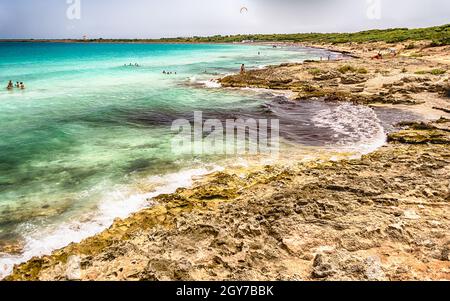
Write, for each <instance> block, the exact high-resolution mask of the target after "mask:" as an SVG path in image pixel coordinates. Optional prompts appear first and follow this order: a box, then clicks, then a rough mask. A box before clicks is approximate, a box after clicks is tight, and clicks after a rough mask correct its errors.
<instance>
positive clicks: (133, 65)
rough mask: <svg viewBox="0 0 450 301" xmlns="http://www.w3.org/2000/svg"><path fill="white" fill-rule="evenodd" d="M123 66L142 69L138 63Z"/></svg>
mask: <svg viewBox="0 0 450 301" xmlns="http://www.w3.org/2000/svg"><path fill="white" fill-rule="evenodd" d="M123 66H124V67H141V65H139V64H138V63H134V64H132V63H129V64H128V65H127V64H124V65H123Z"/></svg>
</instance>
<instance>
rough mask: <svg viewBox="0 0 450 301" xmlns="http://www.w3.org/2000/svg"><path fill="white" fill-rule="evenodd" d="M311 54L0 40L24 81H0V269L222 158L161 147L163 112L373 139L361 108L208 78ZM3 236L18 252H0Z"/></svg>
mask: <svg viewBox="0 0 450 301" xmlns="http://www.w3.org/2000/svg"><path fill="white" fill-rule="evenodd" d="M258 52H260V55H258ZM321 56H323V57H326V56H328V53H325V52H324V51H321V50H315V49H298V48H295V49H294V48H292V49H291V48H283V49H272V48H271V47H265V46H246V45H206V44H205V45H177V44H175V45H168V44H62V43H61V44H57V43H55V44H45V43H43V44H39V43H29V44H26V43H0V83H2V84H3V85H4V86H5V87H6V84H7V82H8V80H13V81H14V82H16V81H23V82H25V84H26V89H25V90H18V89H14V90H13V91H7V90H6V89H2V90H0V277H1V276H4V275H6V274H7V273H8V272H10V271H11V267H12V265H13V264H14V263H18V262H21V261H24V260H26V259H28V258H30V257H31V256H35V255H41V254H45V253H49V252H51V251H52V250H54V249H56V248H60V247H63V246H64V245H66V244H68V243H70V242H77V241H80V240H81V239H83V238H85V237H86V236H89V235H94V234H95V233H97V232H99V231H101V230H102V229H104V228H106V227H108V226H109V225H111V223H112V222H113V220H114V218H115V217H126V216H127V215H129V214H130V213H132V212H133V211H136V210H138V209H140V208H142V207H144V206H148V205H150V203H149V202H148V199H150V198H151V197H153V196H155V195H157V194H158V193H162V192H171V191H173V190H174V189H176V188H177V187H179V186H183V185H189V184H190V183H191V178H192V176H196V175H201V174H204V173H207V172H209V171H211V170H214V169H217V168H220V166H223V164H224V162H225V161H223V160H222V159H223V158H220V157H207V156H197V157H194V158H193V157H191V156H181V155H174V153H173V152H172V151H171V138H172V137H173V133H172V132H171V131H170V125H171V122H172V121H173V120H175V119H177V118H180V117H186V118H190V117H192V115H193V112H194V111H203V112H204V117H205V118H208V117H214V118H219V119H221V120H224V119H226V118H233V117H236V118H237V117H244V118H245V117H254V118H261V117H267V118H279V119H281V136H282V139H283V141H284V142H285V144H286V145H292V144H295V145H304V146H309V147H329V146H330V145H331V146H336V147H338V146H339V145H340V146H342V145H346V146H349V145H350V146H353V147H356V148H358V146H362V145H365V146H367V145H370V146H373V145H377V143H380V141H381V142H382V141H383V139H384V132H383V130H382V128H381V127H380V122H379V119H378V118H377V116H376V115H375V114H374V112H373V111H372V110H370V109H367V108H361V107H354V106H351V105H344V106H342V105H337V104H324V103H321V102H314V101H311V102H304V103H301V104H294V103H290V102H288V101H287V100H286V99H285V98H284V97H281V96H279V95H278V96H277V95H274V94H272V93H268V92H264V91H263V92H261V91H252V90H232V89H230V90H229V89H217V88H212V86H214V85H211V84H210V82H208V80H210V79H211V78H215V77H218V76H221V75H224V74H227V73H232V72H237V71H238V70H239V67H240V64H242V63H244V64H246V66H247V68H260V67H262V66H264V65H269V64H277V63H281V62H289V61H295V62H299V61H302V60H305V59H318V58H319V57H321ZM129 63H132V64H134V63H138V64H139V65H140V67H135V66H124V64H129ZM163 71H171V72H173V74H171V75H165V74H163V73H162V72H163ZM175 72H176V74H175ZM374 143H375V144H374ZM11 245H17V246H19V248H18V249H19V252H16V254H7V253H6V252H4V251H3V252H4V253H1V252H2V250H6V249H5V246H11Z"/></svg>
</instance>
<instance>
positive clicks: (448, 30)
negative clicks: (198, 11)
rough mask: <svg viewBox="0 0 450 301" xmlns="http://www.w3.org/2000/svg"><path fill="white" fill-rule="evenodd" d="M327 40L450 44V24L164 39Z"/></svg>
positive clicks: (187, 40)
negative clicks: (346, 31) (347, 31)
mask: <svg viewBox="0 0 450 301" xmlns="http://www.w3.org/2000/svg"><path fill="white" fill-rule="evenodd" d="M244 40H247V41H255V42H261V41H266V42H325V43H332V44H339V43H348V42H356V43H363V42H378V41H384V42H387V43H396V42H403V41H408V40H410V41H421V40H431V41H433V42H432V45H434V46H442V45H450V24H447V25H443V26H436V27H429V28H417V29H408V28H395V29H385V30H367V31H361V32H356V33H326V34H322V33H300V34H259V35H234V36H220V35H217V36H212V37H192V38H175V39H161V40H160V41H164V42H170V41H172V42H242V41H244Z"/></svg>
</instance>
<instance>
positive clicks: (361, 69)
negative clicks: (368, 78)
mask: <svg viewBox="0 0 450 301" xmlns="http://www.w3.org/2000/svg"><path fill="white" fill-rule="evenodd" d="M358 73H360V74H367V73H369V71H367V69H366V68H359V69H358Z"/></svg>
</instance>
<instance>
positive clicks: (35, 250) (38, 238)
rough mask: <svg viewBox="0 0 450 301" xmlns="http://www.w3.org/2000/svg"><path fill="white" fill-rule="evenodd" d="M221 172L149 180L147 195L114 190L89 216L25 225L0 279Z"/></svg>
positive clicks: (2, 260) (0, 266) (0, 263)
mask: <svg viewBox="0 0 450 301" xmlns="http://www.w3.org/2000/svg"><path fill="white" fill-rule="evenodd" d="M221 169H222V168H221V167H218V166H213V167H212V168H206V167H205V168H200V169H192V170H185V171H181V172H178V173H173V174H169V175H165V176H153V177H150V178H149V179H148V181H146V182H149V183H152V184H154V185H155V186H156V189H155V190H154V191H152V192H150V193H142V194H136V193H135V191H133V190H132V189H131V188H130V187H116V189H114V190H113V191H112V192H110V193H108V194H106V195H104V196H103V198H102V199H103V200H102V201H100V203H99V204H98V206H97V208H98V209H97V210H95V211H94V212H93V213H90V214H89V215H84V216H82V217H81V218H77V220H76V221H69V222H65V223H62V224H59V225H57V226H55V227H51V228H48V229H42V227H37V226H36V225H33V224H31V223H25V224H23V225H22V227H21V232H23V233H26V237H25V247H24V252H23V253H22V254H21V255H3V256H0V279H3V278H4V277H6V276H8V275H9V274H11V273H12V270H13V267H14V265H16V264H20V263H23V262H26V261H28V260H30V259H31V258H33V257H35V256H45V255H50V254H51V253H52V252H53V251H54V250H58V249H60V248H63V247H65V246H67V245H69V244H71V243H79V242H81V241H82V240H83V239H86V238H88V237H92V236H94V235H96V234H98V233H100V232H102V231H104V230H105V229H107V228H109V227H110V226H111V225H112V224H113V222H114V220H115V219H116V218H122V219H123V218H127V217H128V216H130V215H131V214H132V213H134V212H137V211H139V210H141V209H144V208H146V207H149V206H151V205H152V203H151V199H152V198H154V197H156V196H158V195H161V194H170V193H174V192H175V191H176V189H178V188H181V187H189V186H191V185H192V183H193V178H195V177H199V176H203V175H206V174H208V173H211V172H214V171H218V170H221Z"/></svg>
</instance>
